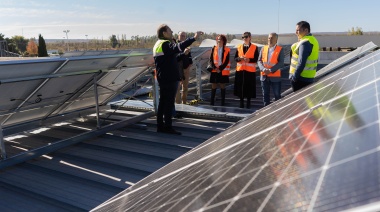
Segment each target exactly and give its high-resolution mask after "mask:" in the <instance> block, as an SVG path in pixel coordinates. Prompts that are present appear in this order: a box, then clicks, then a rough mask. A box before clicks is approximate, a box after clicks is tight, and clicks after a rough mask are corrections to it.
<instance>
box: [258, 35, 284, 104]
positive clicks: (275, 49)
mask: <svg viewBox="0 0 380 212" xmlns="http://www.w3.org/2000/svg"><path fill="white" fill-rule="evenodd" d="M277 40H278V35H277V34H276V33H274V32H272V33H270V34H269V35H268V45H265V46H264V47H263V48H261V51H260V54H259V59H258V66H259V68H260V81H261V88H262V91H263V96H264V98H263V100H264V106H267V105H269V104H270V97H269V96H270V95H269V94H270V87H272V90H273V94H274V98H275V100H279V99H280V98H281V80H282V79H281V68H282V67H283V66H284V51H283V49H282V47H281V46H279V45H277Z"/></svg>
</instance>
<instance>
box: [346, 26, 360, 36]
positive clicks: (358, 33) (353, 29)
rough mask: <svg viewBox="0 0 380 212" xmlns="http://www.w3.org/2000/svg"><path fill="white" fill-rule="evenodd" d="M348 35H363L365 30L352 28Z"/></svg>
mask: <svg viewBox="0 0 380 212" xmlns="http://www.w3.org/2000/svg"><path fill="white" fill-rule="evenodd" d="M348 35H363V30H362V28H361V27H356V29H355V28H354V27H352V28H351V29H349V30H348Z"/></svg>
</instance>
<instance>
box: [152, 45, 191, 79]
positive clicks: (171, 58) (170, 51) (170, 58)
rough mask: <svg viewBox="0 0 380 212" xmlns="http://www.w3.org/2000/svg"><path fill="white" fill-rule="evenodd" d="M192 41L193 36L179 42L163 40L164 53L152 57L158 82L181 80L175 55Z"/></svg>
mask: <svg viewBox="0 0 380 212" xmlns="http://www.w3.org/2000/svg"><path fill="white" fill-rule="evenodd" d="M194 41H195V39H194V38H188V39H186V40H185V41H183V42H181V43H173V42H165V43H163V44H162V51H163V53H164V54H163V55H160V56H155V57H154V63H155V65H156V73H157V81H158V83H159V84H161V83H165V82H175V81H180V80H181V78H180V75H179V69H178V62H177V57H176V56H177V54H178V53H180V52H181V51H182V50H184V49H185V48H186V47H188V46H190V45H191V44H192V43H193V42H194Z"/></svg>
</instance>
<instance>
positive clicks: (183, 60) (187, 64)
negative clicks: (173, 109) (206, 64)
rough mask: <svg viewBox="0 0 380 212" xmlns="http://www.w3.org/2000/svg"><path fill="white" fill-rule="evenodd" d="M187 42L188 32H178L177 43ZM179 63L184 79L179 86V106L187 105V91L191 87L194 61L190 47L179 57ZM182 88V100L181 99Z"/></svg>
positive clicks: (177, 99)
mask: <svg viewBox="0 0 380 212" xmlns="http://www.w3.org/2000/svg"><path fill="white" fill-rule="evenodd" d="M185 40H186V32H183V31H180V32H178V40H177V43H179V42H183V41H185ZM177 61H178V65H179V72H180V75H181V78H182V81H181V82H180V85H179V86H178V91H177V96H176V99H175V101H176V103H177V104H181V103H182V104H186V102H187V91H188V86H189V72H190V68H191V65H192V64H193V59H192V57H191V52H190V47H188V48H186V49H184V50H183V51H182V52H180V53H179V54H178V55H177ZM181 85H182V86H181ZM181 87H182V98H181V92H180V90H181Z"/></svg>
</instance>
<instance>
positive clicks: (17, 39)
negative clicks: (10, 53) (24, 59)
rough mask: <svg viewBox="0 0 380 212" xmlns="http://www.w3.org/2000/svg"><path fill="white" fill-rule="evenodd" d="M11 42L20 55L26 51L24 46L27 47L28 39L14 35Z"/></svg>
mask: <svg viewBox="0 0 380 212" xmlns="http://www.w3.org/2000/svg"><path fill="white" fill-rule="evenodd" d="M12 40H13V41H14V43H15V44H16V46H17V49H18V51H19V52H21V53H22V52H25V51H26V45H28V42H29V39H25V38H24V36H20V35H15V36H13V37H12Z"/></svg>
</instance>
